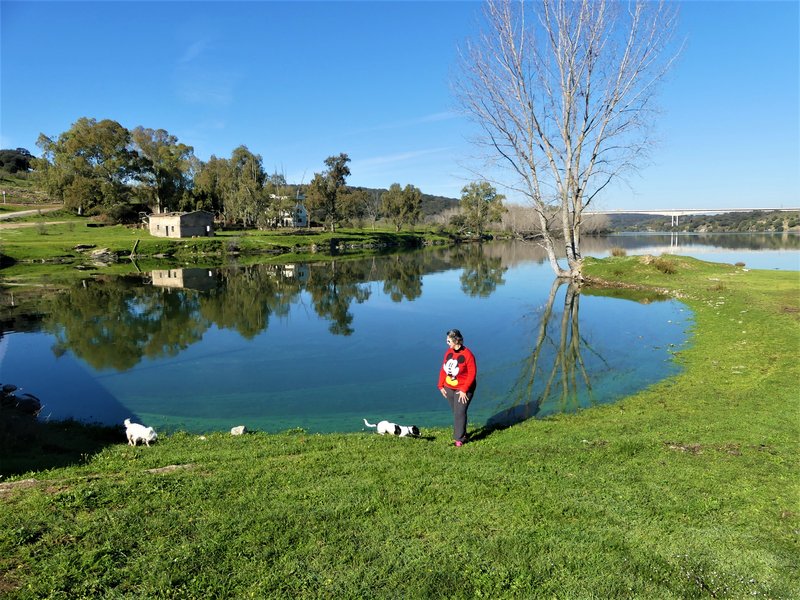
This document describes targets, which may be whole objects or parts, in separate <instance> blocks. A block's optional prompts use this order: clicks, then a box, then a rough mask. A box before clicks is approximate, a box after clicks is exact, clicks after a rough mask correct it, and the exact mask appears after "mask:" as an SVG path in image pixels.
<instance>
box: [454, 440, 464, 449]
mask: <svg viewBox="0 0 800 600" xmlns="http://www.w3.org/2000/svg"><path fill="white" fill-rule="evenodd" d="M463 445H464V442H462V441H461V440H456V448H461V446H463Z"/></svg>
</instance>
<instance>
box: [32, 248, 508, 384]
mask: <svg viewBox="0 0 800 600" xmlns="http://www.w3.org/2000/svg"><path fill="white" fill-rule="evenodd" d="M445 265H447V266H448V267H449V268H452V267H454V266H455V267H458V266H461V265H464V266H465V270H464V275H462V284H463V288H464V290H465V291H467V292H468V293H470V294H472V295H479V296H481V297H486V296H488V295H490V294H491V293H492V291H494V290H495V289H496V287H497V286H498V285H502V283H503V280H502V273H503V271H504V269H503V268H502V267H501V266H500V259H499V258H488V259H485V260H482V259H481V251H480V247H472V248H467V249H464V250H462V249H459V250H456V251H453V252H451V251H443V250H436V251H431V252H428V253H420V252H417V253H408V254H398V255H392V256H384V257H375V258H371V259H368V260H333V261H327V262H317V263H307V264H285V265H273V264H259V265H252V266H248V267H230V268H220V269H200V268H186V269H163V270H154V271H152V272H150V273H149V274H140V275H130V276H125V277H101V278H97V279H87V280H84V281H82V282H80V283H79V284H77V285H75V286H73V287H70V288H67V289H66V290H64V291H63V293H61V294H59V295H57V296H56V297H55V298H54V299H53V300H52V302H50V303H49V304H48V305H47V306H44V307H42V311H43V312H45V313H46V314H47V317H46V318H45V319H44V322H43V325H42V327H43V329H44V330H45V331H47V332H49V333H52V334H53V335H54V336H55V338H56V340H57V342H56V344H55V347H54V349H53V351H54V353H55V354H56V356H60V355H62V354H63V353H65V352H66V351H68V350H69V351H72V352H73V353H74V354H75V355H76V356H77V357H79V358H81V359H83V360H85V361H86V362H87V363H89V364H90V365H91V366H92V367H94V368H95V369H106V368H113V369H117V370H126V369H130V368H131V367H133V366H135V365H136V364H137V363H139V362H140V361H141V360H142V359H143V358H150V359H157V358H161V357H167V356H175V355H177V354H178V353H179V352H180V351H181V350H184V349H186V348H187V347H188V346H189V345H191V344H194V343H197V342H199V341H200V340H201V339H202V337H203V334H204V333H205V332H206V331H207V330H208V329H209V328H210V327H211V326H212V325H213V326H216V327H217V328H219V329H230V330H234V331H236V332H237V333H238V334H239V335H240V336H242V337H243V338H245V339H252V338H254V337H255V336H256V335H258V334H260V333H262V332H264V331H266V330H267V329H268V328H269V324H270V319H271V318H287V317H288V316H289V314H290V309H291V306H292V305H294V304H296V303H298V302H299V301H300V298H301V295H302V294H306V295H307V297H308V299H309V300H310V305H311V307H312V308H313V310H314V312H315V313H316V314H317V315H318V316H319V317H320V318H322V319H323V320H325V321H327V322H328V323H329V327H328V329H329V331H330V333H332V334H334V335H341V336H350V335H352V334H353V333H354V332H355V327H354V324H353V314H352V311H351V306H352V305H353V304H362V303H364V302H366V301H367V300H368V299H369V298H370V295H371V293H372V292H371V288H370V286H369V284H368V283H369V282H370V281H382V282H383V290H384V292H385V293H386V294H387V295H388V296H389V297H390V298H391V299H392V301H394V302H401V301H403V300H407V301H413V300H415V299H417V298H419V297H420V296H421V295H422V278H423V276H424V275H425V274H426V273H430V272H435V271H437V270H441V269H443V268H445Z"/></svg>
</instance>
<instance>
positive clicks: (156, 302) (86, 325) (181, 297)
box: [44, 277, 209, 370]
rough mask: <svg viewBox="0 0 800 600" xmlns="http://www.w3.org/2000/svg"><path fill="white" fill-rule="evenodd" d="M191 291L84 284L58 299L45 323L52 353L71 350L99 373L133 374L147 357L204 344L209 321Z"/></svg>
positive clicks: (128, 283) (120, 280)
mask: <svg viewBox="0 0 800 600" xmlns="http://www.w3.org/2000/svg"><path fill="white" fill-rule="evenodd" d="M198 308H199V296H198V294H197V293H196V292H193V291H190V290H165V289H161V288H153V287H143V286H142V285H141V280H140V279H138V278H128V277H115V278H109V279H103V280H99V281H94V280H89V281H83V282H81V284H80V285H78V286H75V287H72V288H69V289H67V290H65V291H64V293H63V294H60V295H58V296H57V297H55V298H54V299H53V301H52V302H51V304H50V307H49V311H48V312H49V314H48V316H47V318H46V319H45V321H44V329H45V331H49V332H51V333H52V334H53V335H54V336H55V337H56V345H55V347H54V348H53V351H54V352H55V353H56V354H57V355H61V354H63V353H64V352H66V351H67V350H71V351H72V352H73V353H74V354H75V355H76V356H77V357H79V358H82V359H83V360H85V361H86V362H88V363H89V364H90V365H92V366H93V367H94V368H96V369H103V368H114V369H118V370H124V369H129V368H131V367H132V366H134V365H136V364H137V363H138V362H139V361H140V360H141V359H142V358H158V357H162V356H175V355H176V354H178V352H180V351H181V350H183V349H185V348H187V347H189V346H190V345H191V344H193V343H195V342H197V341H199V340H200V339H201V338H202V336H203V333H204V332H205V331H206V329H208V325H209V323H208V321H206V320H205V319H203V318H202V317H201V316H200V314H199V311H198Z"/></svg>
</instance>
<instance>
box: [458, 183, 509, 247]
mask: <svg viewBox="0 0 800 600" xmlns="http://www.w3.org/2000/svg"><path fill="white" fill-rule="evenodd" d="M504 199H505V196H503V195H502V194H498V193H497V190H496V189H495V188H494V187H493V186H492V185H491V184H490V183H489V182H488V181H477V182H472V183H469V184H467V185H465V186H464V187H463V188H462V190H461V201H460V203H459V205H460V207H461V212H462V214H463V216H464V224H465V226H466V227H467V228H469V229H471V230H472V231H474V232H475V233H476V234H477V235H478V236H481V235H483V232H484V231H485V229H486V227H487V226H488V225H489V224H490V223H496V222H498V221H500V219H502V217H503V213H504V212H505V208H504V207H503V200H504Z"/></svg>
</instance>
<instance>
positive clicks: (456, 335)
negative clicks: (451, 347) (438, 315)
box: [447, 329, 464, 344]
mask: <svg viewBox="0 0 800 600" xmlns="http://www.w3.org/2000/svg"><path fill="white" fill-rule="evenodd" d="M447 339H449V340H453V341H454V342H457V343H459V344H463V343H464V336H462V335H461V332H460V331H459V330H458V329H451V330H450V331H448V332H447Z"/></svg>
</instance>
